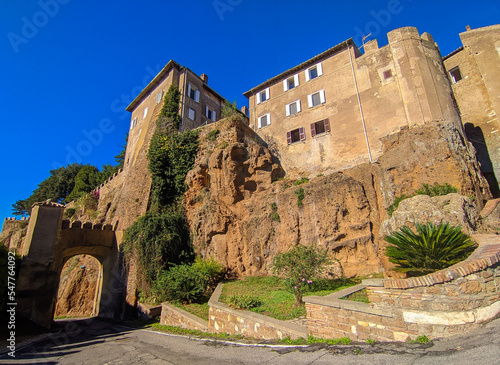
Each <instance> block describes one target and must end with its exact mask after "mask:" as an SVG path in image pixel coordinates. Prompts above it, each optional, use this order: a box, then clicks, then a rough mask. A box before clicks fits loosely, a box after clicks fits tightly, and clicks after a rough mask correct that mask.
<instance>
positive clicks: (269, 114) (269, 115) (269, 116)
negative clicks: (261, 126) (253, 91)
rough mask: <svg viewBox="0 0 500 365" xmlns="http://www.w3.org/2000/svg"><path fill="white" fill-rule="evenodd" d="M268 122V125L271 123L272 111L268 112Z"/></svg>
mask: <svg viewBox="0 0 500 365" xmlns="http://www.w3.org/2000/svg"><path fill="white" fill-rule="evenodd" d="M266 115H267V124H266V125H270V124H271V113H267V114H266Z"/></svg>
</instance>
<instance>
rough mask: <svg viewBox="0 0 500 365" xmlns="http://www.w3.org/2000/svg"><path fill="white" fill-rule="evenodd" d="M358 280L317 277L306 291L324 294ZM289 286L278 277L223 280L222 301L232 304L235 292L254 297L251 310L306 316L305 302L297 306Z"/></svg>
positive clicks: (283, 316)
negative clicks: (231, 299) (319, 278)
mask: <svg viewBox="0 0 500 365" xmlns="http://www.w3.org/2000/svg"><path fill="white" fill-rule="evenodd" d="M358 283H359V282H358V281H357V280H350V279H339V280H318V281H316V282H314V283H313V284H311V287H310V288H309V290H307V291H306V292H305V295H318V296H325V295H328V294H331V293H332V292H334V291H337V290H342V289H345V288H348V287H350V286H353V285H356V284H358ZM287 288H288V287H287V285H286V282H285V279H281V278H278V277H274V276H266V277H248V278H244V279H242V280H235V281H231V282H227V283H224V287H223V289H222V295H221V297H220V301H221V302H223V303H225V304H227V305H231V301H230V298H231V297H232V296H233V297H238V296H239V297H241V298H246V299H247V300H249V299H251V300H253V301H254V302H255V303H256V305H255V306H254V307H252V308H249V309H248V310H250V311H252V312H255V313H260V314H264V315H266V316H269V317H272V318H276V319H279V320H289V319H293V318H297V317H301V316H305V315H306V309H305V306H304V305H303V304H302V305H301V306H296V305H295V303H296V300H295V297H294V295H293V294H292V293H291V292H290V291H288V290H287Z"/></svg>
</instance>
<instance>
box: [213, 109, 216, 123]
mask: <svg viewBox="0 0 500 365" xmlns="http://www.w3.org/2000/svg"><path fill="white" fill-rule="evenodd" d="M215 113H216V111H215V110H214V111H213V112H212V121H213V122H215V120H216V119H217V115H216V114H215Z"/></svg>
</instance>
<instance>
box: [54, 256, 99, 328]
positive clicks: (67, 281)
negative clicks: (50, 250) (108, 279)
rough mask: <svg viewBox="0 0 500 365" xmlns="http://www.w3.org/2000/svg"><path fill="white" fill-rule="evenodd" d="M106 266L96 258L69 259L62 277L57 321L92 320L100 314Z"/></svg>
mask: <svg viewBox="0 0 500 365" xmlns="http://www.w3.org/2000/svg"><path fill="white" fill-rule="evenodd" d="M101 286H102V264H101V263H100V262H99V260H98V259H97V258H95V257H94V256H92V255H85V254H82V255H75V256H73V257H71V258H69V259H67V260H66V262H65V263H64V265H63V268H62V270H61V274H60V278H59V289H58V293H57V303H56V309H55V313H54V318H55V319H58V318H66V317H90V316H97V315H98V314H99V305H98V304H99V297H100V292H101Z"/></svg>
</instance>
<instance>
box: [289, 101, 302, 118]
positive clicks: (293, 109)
mask: <svg viewBox="0 0 500 365" xmlns="http://www.w3.org/2000/svg"><path fill="white" fill-rule="evenodd" d="M298 112H300V100H296V101H294V102H293V103H290V104H287V105H286V116H287V117H288V116H290V115H294V114H297V113H298Z"/></svg>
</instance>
